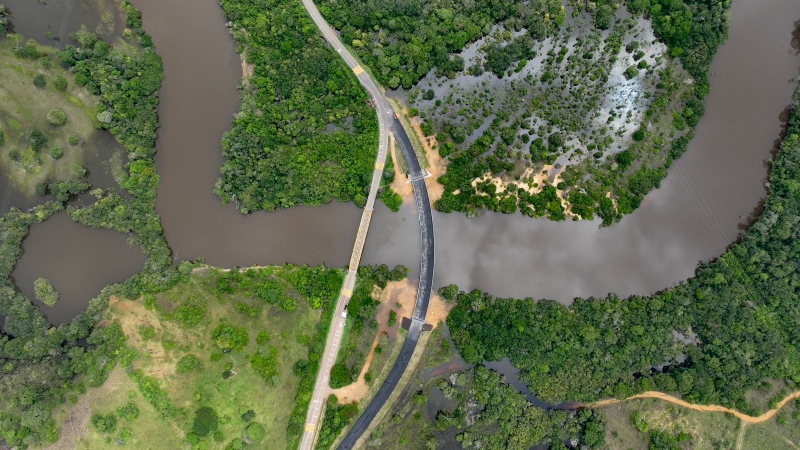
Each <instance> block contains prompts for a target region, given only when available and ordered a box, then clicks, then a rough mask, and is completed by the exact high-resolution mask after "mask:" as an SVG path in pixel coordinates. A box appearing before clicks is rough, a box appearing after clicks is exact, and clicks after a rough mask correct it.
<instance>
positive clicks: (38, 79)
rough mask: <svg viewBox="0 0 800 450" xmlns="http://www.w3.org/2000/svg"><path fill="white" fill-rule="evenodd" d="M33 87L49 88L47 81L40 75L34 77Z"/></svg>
mask: <svg viewBox="0 0 800 450" xmlns="http://www.w3.org/2000/svg"><path fill="white" fill-rule="evenodd" d="M33 85H34V86H36V87H37V88H39V89H43V88H44V87H45V86H47V80H45V79H44V75H42V74H38V75H36V76H35V77H33Z"/></svg>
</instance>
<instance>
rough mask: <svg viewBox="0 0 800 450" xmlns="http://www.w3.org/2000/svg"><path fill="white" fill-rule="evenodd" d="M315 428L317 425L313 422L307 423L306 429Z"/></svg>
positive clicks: (312, 429) (311, 429)
mask: <svg viewBox="0 0 800 450" xmlns="http://www.w3.org/2000/svg"><path fill="white" fill-rule="evenodd" d="M314 429H316V427H315V426H314V424H313V423H307V424H306V431H314Z"/></svg>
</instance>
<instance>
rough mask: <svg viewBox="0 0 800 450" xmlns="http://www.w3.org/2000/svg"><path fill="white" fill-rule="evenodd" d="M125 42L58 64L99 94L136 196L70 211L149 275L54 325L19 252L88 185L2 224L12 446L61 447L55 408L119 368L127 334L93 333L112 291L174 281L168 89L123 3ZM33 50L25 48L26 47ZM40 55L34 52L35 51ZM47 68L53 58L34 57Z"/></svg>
mask: <svg viewBox="0 0 800 450" xmlns="http://www.w3.org/2000/svg"><path fill="white" fill-rule="evenodd" d="M122 8H123V11H124V12H125V15H126V26H127V27H128V28H130V29H131V30H132V31H129V32H127V33H126V36H128V37H127V39H128V40H129V42H128V43H117V44H114V45H109V44H107V43H105V42H103V41H100V40H98V39H97V38H96V36H94V35H93V34H91V33H76V34H74V35H73V36H71V39H73V42H75V43H76V44H77V45H78V46H77V47H75V46H73V45H68V46H67V47H66V49H65V50H64V51H62V52H60V53H59V54H58V61H51V63H52V64H57V63H58V62H59V61H60V63H61V64H63V65H64V66H67V67H69V68H71V70H74V73H75V83H76V84H77V85H80V86H86V88H87V89H88V90H89V91H90V92H92V93H94V94H96V95H99V94H100V93H102V94H103V95H102V96H101V97H100V98H101V102H100V105H101V108H102V110H100V111H97V112H98V118H97V119H98V121H99V122H100V123H101V124H103V126H104V127H107V128H109V129H110V130H111V132H112V133H113V134H114V135H115V136H117V138H118V139H119V140H120V142H121V143H122V145H123V146H124V147H125V148H126V150H127V152H128V155H129V160H130V162H129V163H128V164H127V165H126V167H125V174H124V175H123V176H122V179H121V181H120V185H121V187H122V188H124V189H126V190H127V191H128V192H129V193H130V194H131V199H129V200H126V199H123V198H122V197H121V196H120V195H119V194H118V193H116V191H114V190H105V191H98V192H95V195H96V196H97V197H98V201H97V202H96V203H95V204H93V205H91V206H88V207H84V208H76V207H74V206H72V205H70V207H69V211H70V214H71V215H72V216H73V218H74V219H75V220H77V221H80V222H81V223H84V224H86V225H89V226H93V227H98V228H111V229H116V230H118V231H122V232H125V233H128V234H129V236H130V239H131V241H132V242H135V243H138V244H139V245H140V246H141V247H142V249H143V251H144V252H145V253H146V254H147V256H148V260H147V264H146V266H145V267H144V269H143V272H142V273H141V274H139V275H137V276H134V277H132V278H131V279H130V280H128V281H127V282H125V283H124V284H123V285H114V286H110V287H108V288H106V289H104V290H103V292H102V293H101V294H100V295H99V296H98V297H97V298H96V299H93V300H91V301H90V302H89V306H88V308H87V310H86V311H85V312H84V313H82V314H80V315H78V316H77V317H76V318H74V319H73V320H72V322H71V323H69V324H65V325H61V326H58V327H51V326H50V324H49V323H48V322H47V320H46V318H45V317H44V315H43V314H42V313H41V312H40V311H39V310H38V309H37V308H36V307H35V306H34V305H33V304H32V303H31V301H30V299H28V298H27V297H25V296H24V295H23V294H21V293H19V292H16V290H15V288H14V285H13V283H12V281H11V279H10V276H11V272H12V270H13V268H14V265H15V264H16V262H17V259H18V258H19V257H20V256H21V255H22V248H21V244H22V240H23V239H24V238H25V236H26V235H27V233H28V229H29V227H30V225H31V224H33V223H38V222H42V221H44V220H46V219H47V218H49V217H50V216H51V215H52V214H53V213H55V212H56V211H60V210H62V209H63V208H64V204H65V202H66V201H67V200H69V198H70V197H71V196H73V195H74V194H77V193H80V192H83V191H85V190H86V189H88V188H89V185H88V183H87V182H86V181H85V180H82V179H79V178H75V179H71V180H68V181H66V182H62V183H58V184H54V185H50V186H49V189H50V190H51V191H52V192H53V193H55V194H56V198H57V200H58V201H57V202H48V203H45V204H42V205H39V206H37V207H35V208H33V209H31V210H30V211H27V212H23V211H20V210H18V209H16V208H12V209H11V210H10V211H9V212H7V213H6V214H5V215H4V216H3V218H2V219H1V220H0V315H2V316H4V317H5V323H4V325H3V330H2V336H0V343H2V351H0V367H2V371H3V375H2V378H0V437H2V439H3V440H4V441H5V442H6V443H7V444H8V445H10V446H14V447H19V448H26V447H27V446H33V445H42V444H44V443H47V442H52V441H55V440H56V439H57V438H58V435H59V428H58V425H57V424H56V423H55V421H54V420H53V418H52V417H51V412H52V410H53V408H54V407H55V406H56V405H58V404H60V403H63V401H64V399H65V398H66V396H68V395H72V394H74V393H80V392H83V391H84V390H85V387H86V386H99V385H101V384H102V383H103V382H104V381H105V379H106V377H107V376H108V373H109V372H110V371H111V370H112V369H113V368H114V366H115V364H116V355H117V353H118V351H119V350H120V349H121V346H122V344H123V341H124V336H123V335H122V333H121V330H120V329H119V328H118V327H108V328H105V329H95V328H94V325H95V323H96V322H97V320H99V317H100V314H101V313H102V311H103V310H104V309H105V308H106V306H107V303H108V299H109V297H110V295H111V294H112V293H117V294H126V295H129V296H138V294H140V293H141V292H143V291H145V290H149V291H152V290H163V289H166V288H167V287H169V286H171V285H172V284H173V283H174V282H176V281H177V277H176V276H177V274H178V272H177V270H176V269H175V268H173V267H172V266H171V264H172V260H171V258H170V252H169V248H168V247H167V245H166V242H165V241H164V239H163V236H162V235H161V225H160V221H159V218H158V215H157V214H156V212H155V195H156V194H155V192H156V187H157V185H158V175H157V174H156V171H155V165H154V163H153V155H154V154H155V138H156V133H155V132H156V129H157V128H158V120H157V114H156V107H157V105H158V89H159V87H160V86H161V76H162V66H161V59H160V57H159V56H158V55H157V54H156V53H155V52H154V51H153V49H152V48H151V46H152V43H151V41H150V37H149V36H148V35H147V34H145V33H144V31H143V30H142V29H141V18H140V16H139V13H138V11H136V10H135V9H133V8H132V7H131V6H130V5H129V4H128V3H127V2H125V1H123V2H122ZM26 48H28V47H27V46H26ZM32 49H33V48H32ZM29 57H31V58H35V59H37V60H39V61H40V62H41V63H43V64H46V63H44V62H43V58H48V59H49V58H50V55H42V54H37V55H33V52H30V56H29Z"/></svg>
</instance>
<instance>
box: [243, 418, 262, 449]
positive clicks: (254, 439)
mask: <svg viewBox="0 0 800 450" xmlns="http://www.w3.org/2000/svg"><path fill="white" fill-rule="evenodd" d="M266 436H267V430H265V429H264V425H261V424H260V423H258V422H253V423H251V424H250V425H248V426H247V428H245V430H244V433H243V435H242V438H244V441H245V442H247V444H248V445H253V444H258V443H259V442H261V441H262V440H263V439H264V438H265V437H266Z"/></svg>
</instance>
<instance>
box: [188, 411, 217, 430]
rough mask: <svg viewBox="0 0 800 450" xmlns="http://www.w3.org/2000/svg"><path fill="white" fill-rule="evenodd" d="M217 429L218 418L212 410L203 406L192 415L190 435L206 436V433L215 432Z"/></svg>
mask: <svg viewBox="0 0 800 450" xmlns="http://www.w3.org/2000/svg"><path fill="white" fill-rule="evenodd" d="M218 427H219V417H218V416H217V412H216V411H214V409H213V408H209V407H208V406H204V407H202V408H200V409H198V410H197V412H196V413H195V414H194V421H193V422H192V433H194V434H196V435H197V436H199V437H205V436H208V433H211V432H213V431H216V430H217V428H218Z"/></svg>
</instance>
